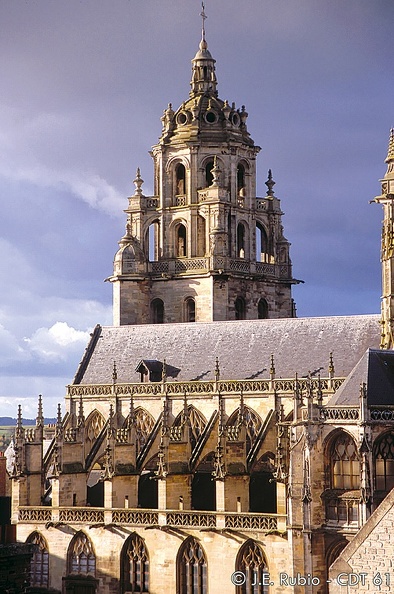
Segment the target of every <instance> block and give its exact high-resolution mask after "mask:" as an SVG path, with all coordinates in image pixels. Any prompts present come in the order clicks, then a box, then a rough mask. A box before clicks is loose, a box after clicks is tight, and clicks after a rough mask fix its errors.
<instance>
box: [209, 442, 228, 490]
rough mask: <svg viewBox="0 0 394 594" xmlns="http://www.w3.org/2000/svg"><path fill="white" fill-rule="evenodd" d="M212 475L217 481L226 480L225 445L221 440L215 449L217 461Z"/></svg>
mask: <svg viewBox="0 0 394 594" xmlns="http://www.w3.org/2000/svg"><path fill="white" fill-rule="evenodd" d="M212 477H213V480H215V481H224V479H225V477H226V470H225V466H224V460H223V447H222V445H221V444H220V442H218V444H217V446H216V450H215V461H214V470H213V471H212Z"/></svg>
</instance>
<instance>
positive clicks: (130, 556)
mask: <svg viewBox="0 0 394 594" xmlns="http://www.w3.org/2000/svg"><path fill="white" fill-rule="evenodd" d="M120 563H121V570H120V571H121V592H122V594H125V593H126V592H129V593H130V592H133V593H134V592H145V593H147V592H149V555H148V551H147V548H146V546H145V541H144V540H143V539H142V538H141V537H140V536H139V535H138V534H136V533H134V534H132V535H131V536H129V538H128V539H127V540H126V542H125V544H124V546H123V549H122V555H121V562H120Z"/></svg>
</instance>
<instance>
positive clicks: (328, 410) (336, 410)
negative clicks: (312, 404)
mask: <svg viewBox="0 0 394 594" xmlns="http://www.w3.org/2000/svg"><path fill="white" fill-rule="evenodd" d="M359 416H360V409H359V408H355V407H354V406H335V407H323V408H321V409H320V418H321V419H322V420H324V421H357V420H358V419H359Z"/></svg>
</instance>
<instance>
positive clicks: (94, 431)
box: [85, 409, 105, 451]
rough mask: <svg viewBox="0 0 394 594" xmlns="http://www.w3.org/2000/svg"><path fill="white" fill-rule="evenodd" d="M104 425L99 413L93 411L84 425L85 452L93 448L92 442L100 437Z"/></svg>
mask: <svg viewBox="0 0 394 594" xmlns="http://www.w3.org/2000/svg"><path fill="white" fill-rule="evenodd" d="M104 425H105V419H104V417H103V415H102V414H101V412H99V411H98V410H96V409H95V410H93V411H92V412H91V413H90V415H89V416H88V418H87V419H86V424H85V435H86V450H87V451H90V450H91V449H92V447H93V444H94V442H95V441H96V439H97V438H98V436H99V435H100V433H101V431H102V430H103V428H104Z"/></svg>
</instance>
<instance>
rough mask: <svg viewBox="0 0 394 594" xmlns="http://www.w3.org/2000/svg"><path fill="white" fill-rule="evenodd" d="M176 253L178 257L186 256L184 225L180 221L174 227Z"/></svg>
mask: <svg viewBox="0 0 394 594" xmlns="http://www.w3.org/2000/svg"><path fill="white" fill-rule="evenodd" d="M176 255H177V257H178V258H186V255H187V246H186V227H185V225H182V223H180V224H179V225H178V226H177V229H176Z"/></svg>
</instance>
